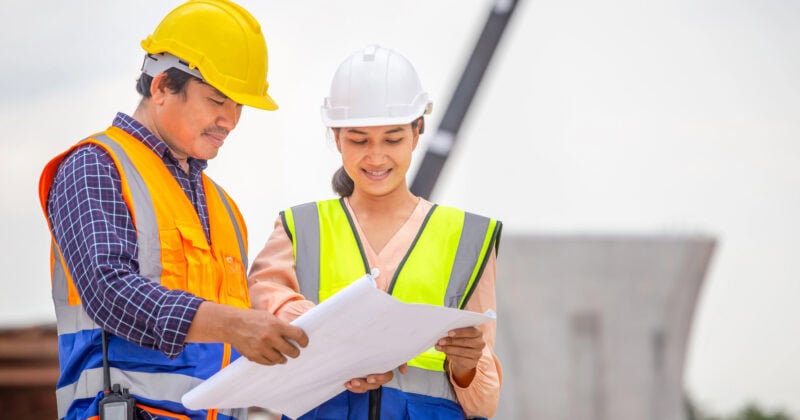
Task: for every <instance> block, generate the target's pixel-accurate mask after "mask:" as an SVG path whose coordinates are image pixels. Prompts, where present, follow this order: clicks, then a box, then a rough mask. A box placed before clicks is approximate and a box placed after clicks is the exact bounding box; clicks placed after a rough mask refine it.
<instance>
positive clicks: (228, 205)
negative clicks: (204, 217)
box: [209, 178, 247, 269]
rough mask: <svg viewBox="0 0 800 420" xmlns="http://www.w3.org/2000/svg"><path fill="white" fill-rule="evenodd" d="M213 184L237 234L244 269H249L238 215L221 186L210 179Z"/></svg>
mask: <svg viewBox="0 0 800 420" xmlns="http://www.w3.org/2000/svg"><path fill="white" fill-rule="evenodd" d="M209 181H211V183H212V184H214V188H216V189H217V194H219V198H220V199H222V204H224V205H225V210H227V211H228V217H230V218H231V224H232V225H233V230H234V231H235V232H236V240H237V241H239V253H240V254H241V256H242V265H244V268H245V269H247V251H246V250H245V248H244V236H243V235H242V231H241V229H239V222H238V221H237V220H236V215H235V214H234V213H233V208H232V207H231V203H229V202H228V198H227V197H226V196H225V193H224V192H223V191H222V188H220V186H219V185H217V183H216V182H214V181H212V180H211V178H209Z"/></svg>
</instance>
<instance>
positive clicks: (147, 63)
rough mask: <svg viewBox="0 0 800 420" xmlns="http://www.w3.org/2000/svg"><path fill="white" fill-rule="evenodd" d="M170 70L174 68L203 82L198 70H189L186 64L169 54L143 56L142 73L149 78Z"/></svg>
mask: <svg viewBox="0 0 800 420" xmlns="http://www.w3.org/2000/svg"><path fill="white" fill-rule="evenodd" d="M171 68H176V69H178V70H181V71H183V72H186V73H189V74H191V75H192V76H194V77H197V78H198V79H200V80H203V75H202V74H200V70H198V69H196V68H194V69H192V68H189V65H188V64H187V63H186V62H184V61H182V60H181V59H180V58H178V57H176V56H174V55H172V54H170V53H160V54H145V55H144V62H143V63H142V72H143V73H144V74H147V75H148V76H150V77H156V76H157V75H158V74H159V73H162V72H164V71H166V70H169V69H171Z"/></svg>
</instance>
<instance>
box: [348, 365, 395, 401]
mask: <svg viewBox="0 0 800 420" xmlns="http://www.w3.org/2000/svg"><path fill="white" fill-rule="evenodd" d="M398 370H399V371H400V373H402V374H404V375H405V373H406V372H408V366H407V365H406V364H405V363H403V364H402V365H400V367H398ZM392 378H394V371H391V370H390V371H388V372H386V373H374V374H372V375H367V377H366V378H353V379H351V380H349V381H347V382H345V384H344V387H345V388H347V389H348V390H349V391H351V392H355V393H356V394H363V393H365V392H367V391H372V390H373V389H378V388H380V387H381V385H383V384H385V383H387V382H389V381H391V380H392Z"/></svg>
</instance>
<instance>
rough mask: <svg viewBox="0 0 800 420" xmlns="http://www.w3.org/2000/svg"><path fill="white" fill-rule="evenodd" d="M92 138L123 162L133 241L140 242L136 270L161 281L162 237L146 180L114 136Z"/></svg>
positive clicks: (102, 135)
mask: <svg viewBox="0 0 800 420" xmlns="http://www.w3.org/2000/svg"><path fill="white" fill-rule="evenodd" d="M94 139H95V140H97V141H98V142H99V143H102V144H103V145H105V146H106V147H108V148H109V149H111V150H113V151H114V155H115V156H116V157H117V160H118V161H119V163H120V165H122V168H121V169H122V170H123V171H124V172H125V179H126V180H127V181H128V187H129V189H130V191H131V199H132V200H133V209H131V211H132V212H133V211H135V212H136V242H137V243H138V244H139V250H138V252H139V255H138V256H137V258H136V260H137V262H138V263H139V274H141V275H142V276H143V277H146V278H148V279H150V280H152V281H154V282H156V283H161V239H160V237H159V234H158V222H157V221H156V211H155V207H154V206H153V198H152V197H151V196H150V191H149V190H148V189H147V184H145V182H144V179H143V178H142V175H141V174H140V173H139V171H138V170H137V169H136V167H135V166H134V165H133V162H131V159H130V157H128V154H127V153H125V150H124V149H123V148H122V146H120V145H119V143H117V141H116V140H114V139H112V138H111V137H109V136H107V135H105V134H99V135H97V136H95V137H94Z"/></svg>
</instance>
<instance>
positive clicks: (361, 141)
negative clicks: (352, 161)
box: [350, 139, 367, 144]
mask: <svg viewBox="0 0 800 420" xmlns="http://www.w3.org/2000/svg"><path fill="white" fill-rule="evenodd" d="M350 143H353V144H367V140H366V139H350Z"/></svg>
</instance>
